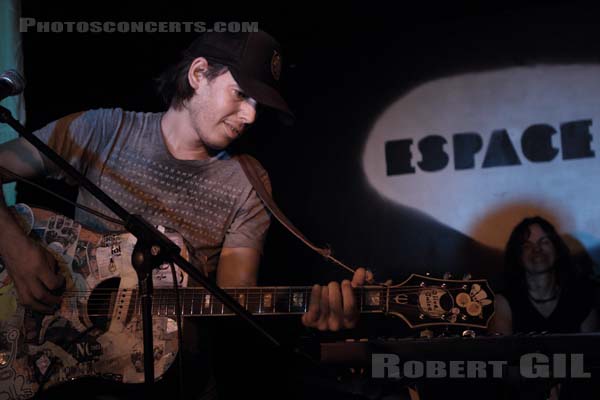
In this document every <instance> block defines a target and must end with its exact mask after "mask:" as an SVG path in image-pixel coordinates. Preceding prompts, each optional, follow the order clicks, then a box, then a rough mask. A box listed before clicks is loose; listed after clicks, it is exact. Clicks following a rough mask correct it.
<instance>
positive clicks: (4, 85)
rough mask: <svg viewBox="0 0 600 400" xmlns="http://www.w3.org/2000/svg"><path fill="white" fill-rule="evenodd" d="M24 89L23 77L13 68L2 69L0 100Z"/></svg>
mask: <svg viewBox="0 0 600 400" xmlns="http://www.w3.org/2000/svg"><path fill="white" fill-rule="evenodd" d="M23 89H25V78H23V77H22V76H21V74H19V73H18V72H17V71H15V70H14V69H9V70H7V71H4V72H3V73H2V74H1V75H0V101H2V100H4V99H5V98H6V97H9V96H14V95H17V94H19V93H21V92H22V91H23Z"/></svg>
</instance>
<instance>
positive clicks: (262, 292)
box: [133, 286, 386, 316]
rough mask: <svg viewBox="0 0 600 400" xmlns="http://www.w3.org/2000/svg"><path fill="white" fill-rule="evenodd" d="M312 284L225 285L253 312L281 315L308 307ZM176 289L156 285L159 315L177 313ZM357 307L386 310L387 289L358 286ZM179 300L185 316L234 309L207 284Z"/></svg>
mask: <svg viewBox="0 0 600 400" xmlns="http://www.w3.org/2000/svg"><path fill="white" fill-rule="evenodd" d="M311 289H312V287H310V286H308V287H305V286H297V287H290V286H285V287H252V288H228V289H224V290H225V292H226V293H228V294H229V295H230V296H231V297H233V298H234V299H235V300H237V301H238V303H239V304H240V305H241V306H242V307H244V308H245V309H246V310H248V311H249V312H250V313H252V314H264V315H281V314H302V313H304V312H306V311H307V310H308V306H309V303H310V294H311ZM175 293H176V292H175V290H174V289H155V290H154V295H153V302H152V311H153V314H154V315H157V316H171V315H175V313H176V294H175ZM354 293H355V301H356V304H357V306H358V307H357V308H358V309H359V310H360V312H361V313H375V312H382V311H384V308H385V305H386V298H385V297H386V290H385V289H382V288H381V287H379V286H373V287H369V286H367V287H363V288H360V289H358V290H354ZM133 295H134V297H133V300H134V303H133V304H135V306H134V307H135V312H136V313H137V312H139V311H140V302H139V299H137V291H134V293H133ZM179 297H180V300H179V303H180V306H181V314H182V315H183V316H226V315H233V313H232V312H231V311H230V310H229V309H228V308H227V307H225V305H224V304H223V303H222V302H221V301H219V300H218V299H217V298H215V297H214V296H213V295H211V294H210V293H209V292H208V291H206V290H205V289H203V288H182V289H179Z"/></svg>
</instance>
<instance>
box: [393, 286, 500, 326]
mask: <svg viewBox="0 0 600 400" xmlns="http://www.w3.org/2000/svg"><path fill="white" fill-rule="evenodd" d="M388 293H389V295H388V296H387V312H388V313H390V314H392V315H395V316H397V317H400V318H402V319H403V320H404V321H406V323H407V324H408V325H409V326H410V327H411V328H417V327H424V326H433V325H447V326H469V327H476V328H486V327H487V325H488V323H489V321H490V320H491V318H492V316H493V315H494V302H493V300H494V292H493V291H492V289H491V288H490V286H489V284H488V282H487V281H486V280H485V279H475V280H455V279H436V278H431V277H429V276H423V275H416V274H412V275H411V276H410V277H409V278H408V279H407V280H405V281H404V282H402V283H400V284H398V285H394V286H390V287H389V289H388Z"/></svg>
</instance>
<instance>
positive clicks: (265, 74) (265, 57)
mask: <svg viewBox="0 0 600 400" xmlns="http://www.w3.org/2000/svg"><path fill="white" fill-rule="evenodd" d="M186 51H187V52H189V53H190V54H192V55H197V56H198V57H205V58H206V59H207V60H209V62H210V61H213V62H217V63H219V64H223V65H227V66H228V67H229V71H230V72H231V75H233V78H234V79H235V81H236V82H237V83H238V85H240V87H241V88H242V89H243V90H244V92H246V94H247V95H248V96H250V97H252V98H254V99H255V100H256V101H257V102H258V103H259V104H262V105H264V106H267V107H270V108H273V109H275V110H277V111H278V112H279V116H280V119H281V120H282V122H283V123H285V124H286V125H291V124H292V123H293V122H294V114H293V113H292V112H291V111H290V108H289V107H288V105H287V103H286V102H285V100H284V99H283V97H282V96H281V94H280V83H279V79H280V77H281V69H282V61H281V46H280V45H279V43H278V42H277V41H276V40H275V39H274V38H273V37H272V36H271V35H269V34H268V33H266V32H264V31H258V32H243V33H217V32H208V33H204V34H202V35H201V36H199V37H198V38H197V39H196V40H194V41H193V42H192V43H191V44H190V46H189V47H188V48H187V50H186Z"/></svg>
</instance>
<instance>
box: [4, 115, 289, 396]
mask: <svg viewBox="0 0 600 400" xmlns="http://www.w3.org/2000/svg"><path fill="white" fill-rule="evenodd" d="M0 122H2V123H6V124H8V125H10V126H11V127H12V128H13V129H14V130H15V131H17V132H18V133H19V134H20V135H21V136H22V137H24V138H25V139H26V140H27V141H28V142H29V143H31V144H32V145H33V146H35V147H36V148H37V149H38V150H39V151H40V153H42V154H44V155H45V156H46V157H48V158H49V159H50V160H51V161H52V162H54V163H55V164H56V165H57V166H58V167H60V169H62V170H63V171H64V172H65V173H66V174H67V175H68V176H69V177H71V178H73V179H74V180H75V181H77V183H78V184H79V185H81V186H82V187H84V188H85V189H86V190H87V191H88V192H90V193H91V194H92V195H93V196H95V197H96V198H97V199H98V200H99V201H100V202H102V203H103V204H104V205H105V206H106V207H107V208H108V209H110V210H111V211H112V212H114V213H115V214H116V215H117V216H118V217H119V218H121V219H122V220H123V221H124V222H125V229H127V231H129V232H131V233H132V234H133V235H134V236H135V237H136V238H137V243H136V245H135V247H134V251H133V254H132V260H131V261H132V262H131V263H132V265H133V267H134V268H135V270H136V272H137V274H138V281H139V290H140V293H141V301H142V325H143V336H144V385H145V388H146V390H147V393H148V394H152V392H151V390H152V385H153V384H154V348H153V343H152V292H153V285H152V270H153V269H155V268H158V267H159V266H160V265H162V264H163V263H165V262H174V263H175V264H177V265H178V266H179V267H181V268H182V269H183V270H184V271H185V272H186V273H187V274H188V275H189V276H191V277H192V278H193V279H195V280H196V281H198V282H200V284H202V286H204V287H205V288H206V290H208V291H209V292H210V293H211V294H213V295H214V296H215V297H216V298H217V299H219V300H220V301H221V302H222V303H223V304H224V305H225V306H226V307H228V308H229V309H230V310H231V311H232V312H234V313H235V314H236V315H238V316H240V317H241V318H242V319H243V320H244V321H246V322H247V323H248V324H250V325H251V326H252V327H253V328H254V329H256V330H257V331H258V332H259V333H260V334H261V335H262V336H264V337H265V338H266V339H267V340H268V341H269V342H271V343H272V344H273V345H274V346H275V347H276V348H281V347H282V346H281V344H280V343H279V342H278V341H277V340H276V339H275V338H274V337H273V336H271V335H270V334H269V333H268V332H267V331H266V330H265V329H264V328H263V327H262V326H260V325H259V324H258V322H257V321H256V319H255V318H254V316H253V315H252V314H250V313H249V312H248V311H247V310H246V309H244V308H243V307H242V306H241V305H240V304H239V303H238V302H237V301H235V300H234V299H233V298H232V297H231V296H230V295H229V294H227V293H226V292H225V291H224V290H223V289H221V288H220V287H218V286H217V285H216V284H214V283H213V282H211V281H210V280H208V278H206V277H205V276H204V274H202V273H201V272H200V271H198V270H197V269H196V268H194V266H193V265H192V264H190V263H189V262H188V261H187V260H185V259H184V258H183V257H182V256H181V255H180V253H179V252H180V248H179V247H178V246H177V245H176V244H175V243H173V242H172V241H171V240H170V239H169V238H167V237H166V236H165V235H163V234H162V233H161V232H159V231H158V230H157V229H156V228H155V227H154V226H153V225H151V224H150V223H149V222H147V221H146V220H144V218H143V217H141V216H140V215H135V214H130V213H129V212H128V211H127V210H125V209H124V208H123V207H121V206H120V205H119V204H118V203H117V202H115V201H114V200H113V199H111V198H110V197H109V196H108V195H107V194H106V193H104V192H103V191H102V190H101V189H100V188H99V187H98V186H96V185H95V184H94V183H92V182H91V181H90V180H89V179H87V178H86V177H85V176H83V175H82V174H81V173H80V172H79V171H77V170H76V169H75V168H74V167H73V166H72V165H71V164H69V163H68V162H67V161H65V160H64V159H63V158H62V157H61V156H59V155H58V154H57V153H56V152H55V151H54V150H52V149H51V148H50V147H49V146H48V145H46V144H45V143H44V142H42V141H41V140H40V139H38V138H37V137H36V136H35V135H34V134H33V133H31V132H30V131H29V130H27V129H26V128H25V127H24V126H23V125H21V123H20V122H19V121H17V120H15V119H14V118H13V116H12V115H11V113H10V111H9V110H7V109H6V108H4V107H2V106H0ZM181 350H182V349H180V351H181ZM180 356H181V355H180ZM180 373H182V371H181V372H180Z"/></svg>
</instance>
